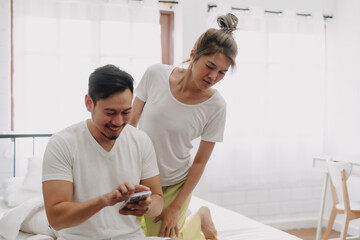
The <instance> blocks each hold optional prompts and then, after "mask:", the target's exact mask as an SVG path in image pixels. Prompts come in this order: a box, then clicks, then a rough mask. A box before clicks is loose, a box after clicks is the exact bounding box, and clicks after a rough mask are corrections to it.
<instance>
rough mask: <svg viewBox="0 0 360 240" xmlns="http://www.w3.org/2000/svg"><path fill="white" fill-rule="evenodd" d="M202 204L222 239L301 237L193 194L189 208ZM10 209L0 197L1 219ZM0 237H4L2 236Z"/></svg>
mask: <svg viewBox="0 0 360 240" xmlns="http://www.w3.org/2000/svg"><path fill="white" fill-rule="evenodd" d="M201 206H207V207H208V208H209V209H210V212H211V216H212V219H213V221H214V224H215V227H216V229H217V231H218V238H219V239H221V240H235V239H236V240H241V239H244V240H299V238H297V237H295V236H293V235H290V234H288V233H286V232H283V231H281V230H278V229H276V228H273V227H270V226H267V225H265V224H263V223H260V222H258V221H255V220H253V219H251V218H248V217H246V216H243V215H241V214H239V213H237V212H234V211H231V210H229V209H226V208H224V207H221V206H219V205H217V204H214V203H211V202H209V201H206V200H204V199H201V198H199V197H196V196H193V197H192V200H191V202H190V206H189V210H190V211H191V212H196V211H197V210H198V209H199V208H200V207H201ZM9 209H10V208H9V207H8V206H7V205H6V204H5V202H4V200H3V199H2V198H0V219H1V218H2V216H3V214H4V213H5V212H6V211H8V210H9ZM0 227H1V226H0ZM0 239H3V238H1V237H0ZM17 239H37V240H51V239H53V238H52V237H49V236H45V235H41V234H37V235H35V234H29V233H25V232H22V231H19V235H18V236H17Z"/></svg>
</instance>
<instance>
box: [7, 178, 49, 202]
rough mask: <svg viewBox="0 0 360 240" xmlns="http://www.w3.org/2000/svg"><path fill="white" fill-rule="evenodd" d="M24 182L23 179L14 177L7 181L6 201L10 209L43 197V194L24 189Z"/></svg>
mask: <svg viewBox="0 0 360 240" xmlns="http://www.w3.org/2000/svg"><path fill="white" fill-rule="evenodd" d="M23 181H24V178H23V177H12V178H8V179H5V181H4V190H5V191H4V201H5V203H6V204H7V205H8V207H16V206H18V205H20V204H21V203H23V202H25V201H27V200H29V199H31V198H34V197H38V196H41V195H42V194H41V192H38V191H31V190H26V189H23V188H22V184H23Z"/></svg>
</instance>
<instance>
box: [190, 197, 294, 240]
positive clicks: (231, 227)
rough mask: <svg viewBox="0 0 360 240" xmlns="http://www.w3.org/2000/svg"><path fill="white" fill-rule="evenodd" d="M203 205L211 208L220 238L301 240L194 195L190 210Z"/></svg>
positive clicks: (222, 239)
mask: <svg viewBox="0 0 360 240" xmlns="http://www.w3.org/2000/svg"><path fill="white" fill-rule="evenodd" d="M201 206H207V207H208V208H209V209H210V212H211V216H212V219H213V221H214V224H215V227H216V229H217V231H218V238H219V239H220V240H242V239H244V240H300V238H297V237H296V236H293V235H290V234H288V233H286V232H283V231H281V230H278V229H276V228H273V227H271V226H268V225H265V224H263V223H260V222H258V221H255V220H253V219H251V218H248V217H245V216H243V215H241V214H239V213H237V212H234V211H232V210H229V209H226V208H223V207H221V206H219V205H216V204H214V203H211V202H209V201H206V200H203V199H201V198H198V197H196V196H193V197H192V199H191V202H190V206H189V209H190V211H191V212H196V211H197V210H198V209H199V208H200V207H201Z"/></svg>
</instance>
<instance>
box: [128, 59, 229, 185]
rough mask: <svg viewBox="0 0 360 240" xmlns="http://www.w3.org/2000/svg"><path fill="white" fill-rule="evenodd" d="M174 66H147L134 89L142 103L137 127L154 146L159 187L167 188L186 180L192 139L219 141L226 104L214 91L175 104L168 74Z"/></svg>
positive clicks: (223, 123) (221, 134)
mask: <svg viewBox="0 0 360 240" xmlns="http://www.w3.org/2000/svg"><path fill="white" fill-rule="evenodd" d="M174 68H175V67H174V66H169V65H162V64H155V65H152V66H150V67H149V68H148V69H147V70H146V72H145V74H144V76H143V78H142V79H141V81H140V83H139V85H138V87H137V88H136V91H135V93H136V96H137V97H138V98H140V99H141V100H142V101H144V102H146V104H145V106H144V109H143V112H142V114H141V117H140V122H139V128H140V129H141V130H143V131H144V132H146V133H147V134H148V135H149V137H150V138H151V141H152V143H153V145H154V148H155V152H156V157H157V160H158V166H159V170H160V178H161V184H162V185H163V186H171V185H174V184H177V183H179V182H181V181H183V180H185V179H186V176H187V174H188V172H189V169H190V167H191V164H192V159H191V153H190V151H191V149H192V147H193V146H192V143H191V141H192V140H193V139H196V138H198V137H200V136H201V140H204V141H208V142H221V141H222V140H223V134H224V128H225V118H226V102H225V100H224V98H223V97H222V96H221V95H220V93H219V92H218V91H216V90H215V93H214V94H213V96H211V97H210V98H209V99H207V100H206V101H204V102H202V103H200V104H194V105H189V104H184V103H181V102H179V101H178V100H177V99H176V98H175V97H174V96H173V95H172V93H171V90H170V74H171V72H172V71H173V70H174Z"/></svg>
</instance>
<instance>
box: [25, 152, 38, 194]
mask: <svg viewBox="0 0 360 240" xmlns="http://www.w3.org/2000/svg"><path fill="white" fill-rule="evenodd" d="M42 164H43V158H42V157H40V156H37V155H35V156H34V157H30V158H29V161H28V167H27V171H26V175H25V178H24V182H23V185H22V188H23V189H24V190H29V191H35V192H39V193H42Z"/></svg>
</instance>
